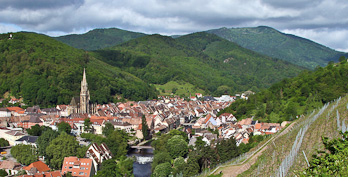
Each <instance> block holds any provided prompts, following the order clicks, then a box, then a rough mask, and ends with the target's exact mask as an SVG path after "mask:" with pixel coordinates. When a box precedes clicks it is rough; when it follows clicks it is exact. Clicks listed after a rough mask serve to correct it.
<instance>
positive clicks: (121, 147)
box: [105, 130, 129, 158]
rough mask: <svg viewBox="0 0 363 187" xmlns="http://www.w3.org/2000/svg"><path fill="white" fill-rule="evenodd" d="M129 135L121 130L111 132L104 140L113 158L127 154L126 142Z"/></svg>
mask: <svg viewBox="0 0 363 187" xmlns="http://www.w3.org/2000/svg"><path fill="white" fill-rule="evenodd" d="M128 139H129V135H128V134H127V133H126V132H125V131H123V130H116V131H113V132H112V133H111V134H110V135H109V136H108V137H107V139H106V142H105V143H106V145H107V146H108V148H109V149H110V151H111V152H112V154H113V156H114V157H116V158H117V157H120V156H122V155H126V153H127V147H128V144H127V141H128Z"/></svg>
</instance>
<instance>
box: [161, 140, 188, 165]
mask: <svg viewBox="0 0 363 187" xmlns="http://www.w3.org/2000/svg"><path fill="white" fill-rule="evenodd" d="M166 147H167V150H168V152H169V153H170V156H171V157H172V158H173V159H174V158H177V157H179V156H181V157H184V156H185V155H186V154H187V152H188V143H187V142H186V141H185V140H184V138H183V137H182V136H181V135H176V136H173V137H172V138H170V139H169V140H168V142H167V144H166Z"/></svg>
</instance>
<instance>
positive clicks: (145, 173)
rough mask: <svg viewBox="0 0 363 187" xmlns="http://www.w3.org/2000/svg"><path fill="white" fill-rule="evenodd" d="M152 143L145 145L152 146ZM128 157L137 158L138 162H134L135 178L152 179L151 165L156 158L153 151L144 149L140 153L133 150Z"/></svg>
mask: <svg viewBox="0 0 363 187" xmlns="http://www.w3.org/2000/svg"><path fill="white" fill-rule="evenodd" d="M150 144H151V142H148V143H146V144H145V145H150ZM127 156H128V157H133V156H135V158H136V160H135V161H134V165H133V167H134V168H133V169H134V176H135V177H150V176H151V163H152V161H153V158H154V153H153V150H152V149H142V150H141V151H140V152H138V150H137V149H131V150H130V151H129V152H128V153H127Z"/></svg>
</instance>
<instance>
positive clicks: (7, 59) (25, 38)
mask: <svg viewBox="0 0 363 187" xmlns="http://www.w3.org/2000/svg"><path fill="white" fill-rule="evenodd" d="M8 37H9V35H8V34H2V35H0V94H4V93H5V92H7V91H10V93H11V94H12V95H14V96H16V97H17V98H19V97H20V96H21V97H23V99H24V102H25V103H26V104H29V105H35V104H38V105H41V106H42V107H48V106H54V105H55V104H69V102H70V101H71V98H72V97H73V96H77V95H79V92H80V83H81V80H82V72H83V68H84V67H85V68H86V73H87V81H88V84H89V88H90V93H91V101H93V102H97V103H107V102H111V101H114V97H112V96H114V95H120V96H123V97H124V98H128V99H133V100H139V99H140V100H141V99H148V98H155V97H156V90H155V88H153V87H151V86H150V85H148V84H147V83H145V82H144V81H142V80H140V79H139V78H137V77H135V76H134V75H131V74H130V73H127V72H124V71H121V70H120V69H119V68H115V67H113V66H110V65H108V64H106V63H104V62H102V61H100V60H97V59H95V58H94V57H92V56H90V55H89V53H88V52H85V51H83V50H79V49H75V48H73V47H70V46H68V45H66V44H63V43H61V42H59V41H57V40H55V39H53V38H51V37H48V36H45V35H41V34H35V33H25V32H20V33H13V38H14V39H11V40H8V39H7V38H8Z"/></svg>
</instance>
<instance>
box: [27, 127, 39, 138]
mask: <svg viewBox="0 0 363 187" xmlns="http://www.w3.org/2000/svg"><path fill="white" fill-rule="evenodd" d="M26 132H27V133H28V134H29V135H31V136H40V135H41V134H42V129H41V127H40V126H39V124H35V125H33V126H32V127H30V128H29V129H26Z"/></svg>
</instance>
